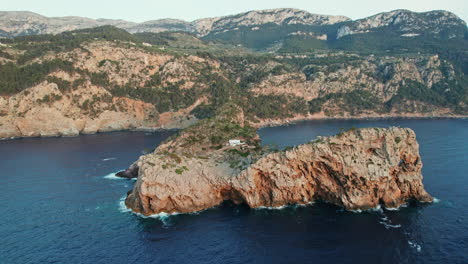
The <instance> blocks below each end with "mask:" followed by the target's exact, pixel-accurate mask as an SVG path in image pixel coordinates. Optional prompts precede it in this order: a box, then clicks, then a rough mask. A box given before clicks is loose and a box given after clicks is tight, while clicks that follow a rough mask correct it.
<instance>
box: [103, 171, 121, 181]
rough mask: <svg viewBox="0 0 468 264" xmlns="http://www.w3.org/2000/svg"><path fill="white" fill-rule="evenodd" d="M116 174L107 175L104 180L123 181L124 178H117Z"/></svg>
mask: <svg viewBox="0 0 468 264" xmlns="http://www.w3.org/2000/svg"><path fill="white" fill-rule="evenodd" d="M116 174H117V172H113V173H110V174H107V175H106V176H104V178H105V179H109V180H123V179H124V178H122V177H117V176H116Z"/></svg>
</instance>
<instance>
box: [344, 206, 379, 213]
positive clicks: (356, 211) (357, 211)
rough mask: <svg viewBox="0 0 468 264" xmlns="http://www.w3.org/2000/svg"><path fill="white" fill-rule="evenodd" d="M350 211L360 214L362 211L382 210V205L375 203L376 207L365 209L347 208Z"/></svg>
mask: <svg viewBox="0 0 468 264" xmlns="http://www.w3.org/2000/svg"><path fill="white" fill-rule="evenodd" d="M348 211H350V212H352V213H356V214H360V213H362V212H383V210H382V207H381V206H380V204H379V205H377V206H376V207H374V208H371V209H366V210H361V209H357V210H348Z"/></svg>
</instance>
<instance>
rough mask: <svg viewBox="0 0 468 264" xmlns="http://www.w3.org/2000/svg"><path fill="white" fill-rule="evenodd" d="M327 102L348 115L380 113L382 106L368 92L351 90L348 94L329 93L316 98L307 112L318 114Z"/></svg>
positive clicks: (310, 103)
mask: <svg viewBox="0 0 468 264" xmlns="http://www.w3.org/2000/svg"><path fill="white" fill-rule="evenodd" d="M329 102H331V103H332V104H333V105H338V106H339V107H340V109H343V110H344V111H348V112H350V113H359V112H361V111H363V110H376V111H380V108H381V106H382V105H381V103H380V101H379V99H378V98H377V97H376V96H374V95H373V94H372V93H370V92H369V91H366V90H353V91H351V92H348V93H331V94H328V95H326V96H323V97H319V98H316V99H314V100H312V101H310V102H309V107H310V108H309V110H310V112H311V113H317V112H320V111H322V110H323V105H324V104H325V103H329Z"/></svg>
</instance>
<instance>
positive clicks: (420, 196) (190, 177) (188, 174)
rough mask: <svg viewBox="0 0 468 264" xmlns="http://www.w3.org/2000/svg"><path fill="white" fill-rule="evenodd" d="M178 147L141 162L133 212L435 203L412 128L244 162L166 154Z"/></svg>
mask: <svg viewBox="0 0 468 264" xmlns="http://www.w3.org/2000/svg"><path fill="white" fill-rule="evenodd" d="M179 138H184V136H181V137H179ZM185 138H186V137H185ZM177 142H178V139H177V138H176V139H175V140H173V141H170V142H169V143H166V144H163V145H161V146H160V147H159V148H158V149H156V151H155V152H154V153H152V154H148V155H145V156H142V157H141V158H140V159H139V160H138V161H137V163H136V164H137V166H138V167H139V168H140V169H139V172H138V180H137V182H136V184H135V186H134V188H133V190H132V191H131V192H130V193H129V194H128V196H127V199H126V205H127V207H129V208H131V209H132V210H133V211H134V212H138V213H141V214H143V215H152V214H157V213H161V212H165V213H174V212H180V213H186V212H194V211H200V210H203V209H207V208H210V207H213V206H216V205H218V204H220V203H221V202H223V201H225V200H231V201H233V202H234V203H237V204H240V203H245V204H247V205H248V206H250V207H252V208H257V207H263V206H266V207H277V206H282V205H288V204H306V203H310V202H313V201H316V200H322V201H327V202H330V203H332V204H335V205H338V206H342V207H344V208H346V209H348V210H362V209H370V208H375V207H377V206H379V205H382V206H385V207H388V208H395V207H398V206H400V205H402V204H404V203H406V202H407V201H409V200H417V201H421V202H431V201H432V200H433V198H432V197H431V196H430V195H429V194H428V193H427V192H426V191H425V190H424V186H423V184H422V174H421V168H422V162H421V157H420V155H419V145H418V142H417V141H416V135H415V133H414V131H412V130H411V129H408V128H396V127H392V128H388V129H384V128H364V129H356V130H352V131H347V132H343V133H340V134H338V135H336V136H333V137H328V138H319V139H317V140H315V141H312V142H310V143H307V144H303V145H300V146H297V147H295V148H293V149H291V150H287V151H282V152H275V153H265V152H262V153H259V152H254V151H252V152H251V153H250V154H249V156H246V155H242V156H241V157H237V158H236V157H235V156H233V155H235V153H236V152H240V150H238V149H237V150H236V151H232V150H230V149H233V148H232V147H228V146H225V147H222V148H220V149H217V150H213V151H207V152H208V154H207V156H206V157H205V156H203V157H202V156H197V155H191V154H189V153H185V154H180V153H181V152H178V151H177V150H175V152H169V151H168V149H167V146H174V145H177ZM177 153H179V154H180V155H181V156H178V155H179V154H177ZM233 153H234V154H233ZM239 163H241V164H244V166H242V165H241V166H238V164H239ZM233 164H234V166H233Z"/></svg>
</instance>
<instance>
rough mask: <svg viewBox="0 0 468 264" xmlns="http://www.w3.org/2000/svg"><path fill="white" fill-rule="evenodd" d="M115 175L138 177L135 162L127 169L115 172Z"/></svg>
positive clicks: (128, 177) (129, 177)
mask: <svg viewBox="0 0 468 264" xmlns="http://www.w3.org/2000/svg"><path fill="white" fill-rule="evenodd" d="M115 176H117V177H120V178H127V179H135V178H138V166H137V165H136V164H132V165H131V166H130V167H129V168H128V169H126V170H124V171H119V172H117V173H116V174H115Z"/></svg>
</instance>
